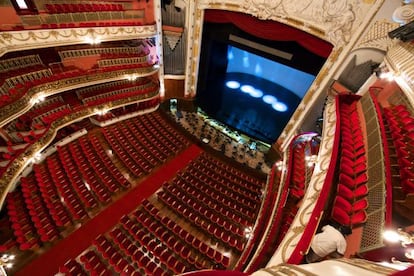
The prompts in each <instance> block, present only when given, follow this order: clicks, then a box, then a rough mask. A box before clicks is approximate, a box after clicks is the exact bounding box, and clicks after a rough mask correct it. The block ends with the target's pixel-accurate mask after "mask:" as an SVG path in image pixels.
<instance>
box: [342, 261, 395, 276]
mask: <svg viewBox="0 0 414 276" xmlns="http://www.w3.org/2000/svg"><path fill="white" fill-rule="evenodd" d="M338 261H339V262H343V263H346V264H350V265H353V266H357V267H360V268H363V269H366V270H368V271H370V272H372V273H373V272H377V273H380V274H384V275H391V274H393V273H395V272H396V270H395V269H393V268H390V267H385V266H383V265H380V264H377V263H374V262H371V261H368V260H365V259H346V258H341V259H338Z"/></svg>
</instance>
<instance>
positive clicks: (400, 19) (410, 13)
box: [392, 4, 414, 24]
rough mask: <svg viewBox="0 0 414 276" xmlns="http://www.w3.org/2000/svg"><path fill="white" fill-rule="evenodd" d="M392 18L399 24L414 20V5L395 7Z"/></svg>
mask: <svg viewBox="0 0 414 276" xmlns="http://www.w3.org/2000/svg"><path fill="white" fill-rule="evenodd" d="M392 20H394V21H395V22H397V23H399V24H406V23H408V22H410V21H412V20H414V5H413V4H411V5H404V6H401V7H398V8H396V9H395V11H394V12H393V14H392Z"/></svg>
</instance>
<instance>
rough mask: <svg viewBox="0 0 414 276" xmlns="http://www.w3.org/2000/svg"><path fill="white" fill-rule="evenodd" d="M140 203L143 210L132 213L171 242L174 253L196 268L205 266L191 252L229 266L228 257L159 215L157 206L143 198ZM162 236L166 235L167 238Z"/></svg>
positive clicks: (167, 218) (172, 221)
mask: <svg viewBox="0 0 414 276" xmlns="http://www.w3.org/2000/svg"><path fill="white" fill-rule="evenodd" d="M142 205H143V207H144V210H145V212H144V210H142V209H141V210H139V211H137V212H135V213H134V215H136V216H137V217H141V218H142V219H141V220H139V221H141V223H143V224H144V225H145V223H146V224H148V225H149V226H148V227H149V228H150V230H151V229H152V232H153V233H156V234H157V236H159V237H161V238H163V239H166V240H167V243H168V242H170V243H173V247H174V249H175V251H176V253H177V254H179V255H181V256H182V257H183V258H184V259H187V260H188V261H189V262H190V263H191V264H193V265H195V266H196V268H197V269H203V268H205V267H203V265H202V264H201V263H200V262H199V261H198V258H197V257H196V258H194V256H193V254H191V253H195V254H196V255H197V256H200V255H202V256H204V257H208V258H209V259H210V261H211V262H214V263H215V264H217V265H219V266H221V267H222V268H227V267H228V266H229V264H230V258H229V257H227V256H225V255H223V254H222V253H221V252H219V251H217V250H215V249H213V248H212V247H210V246H208V245H207V244H206V243H204V242H203V241H201V240H200V239H198V238H197V237H195V236H194V235H192V234H191V233H189V232H188V231H187V230H185V229H184V228H182V227H181V226H180V225H179V224H177V223H176V222H175V221H174V220H172V219H170V218H169V217H168V216H164V217H161V216H160V215H159V210H158V208H156V207H155V206H154V205H153V204H151V203H150V202H149V201H148V200H144V201H143V202H142ZM157 230H158V231H157ZM164 236H167V238H165V237H164ZM171 240H172V241H171Z"/></svg>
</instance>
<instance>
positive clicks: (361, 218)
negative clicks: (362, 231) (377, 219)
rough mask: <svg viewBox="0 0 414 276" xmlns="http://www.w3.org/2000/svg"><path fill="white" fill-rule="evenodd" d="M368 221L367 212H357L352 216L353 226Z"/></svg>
mask: <svg viewBox="0 0 414 276" xmlns="http://www.w3.org/2000/svg"><path fill="white" fill-rule="evenodd" d="M366 221H367V213H366V212H365V210H363V211H359V212H356V213H354V214H353V215H352V216H351V223H352V224H353V225H355V224H360V223H364V222H366Z"/></svg>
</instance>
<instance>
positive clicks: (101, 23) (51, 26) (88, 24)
mask: <svg viewBox="0 0 414 276" xmlns="http://www.w3.org/2000/svg"><path fill="white" fill-rule="evenodd" d="M142 25H143V22H141V21H139V20H135V21H114V20H111V21H98V22H95V21H89V22H79V23H70V22H68V23H42V24H40V27H41V28H42V29H59V28H61V29H65V28H85V27H117V26H142Z"/></svg>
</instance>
